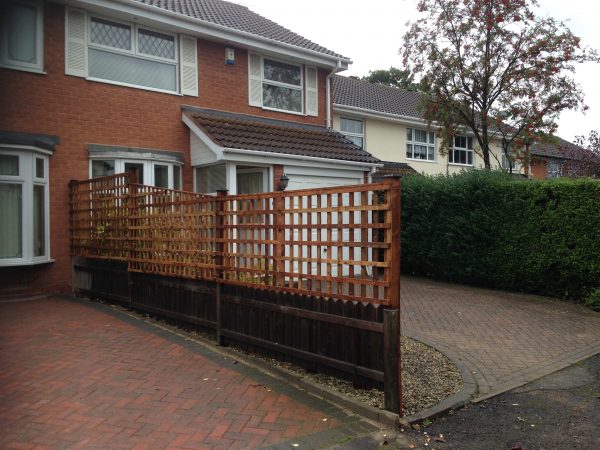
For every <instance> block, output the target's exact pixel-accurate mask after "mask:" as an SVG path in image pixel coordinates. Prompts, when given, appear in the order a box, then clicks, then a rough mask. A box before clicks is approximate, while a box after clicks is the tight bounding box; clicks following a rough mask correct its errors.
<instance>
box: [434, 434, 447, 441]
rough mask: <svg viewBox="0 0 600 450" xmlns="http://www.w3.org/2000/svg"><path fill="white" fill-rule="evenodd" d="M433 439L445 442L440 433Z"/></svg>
mask: <svg viewBox="0 0 600 450" xmlns="http://www.w3.org/2000/svg"><path fill="white" fill-rule="evenodd" d="M435 440H436V441H437V442H446V439H444V435H443V434H440V435H439V436H436V437H435Z"/></svg>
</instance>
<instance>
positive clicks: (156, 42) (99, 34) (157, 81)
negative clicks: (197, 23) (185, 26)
mask: <svg viewBox="0 0 600 450" xmlns="http://www.w3.org/2000/svg"><path fill="white" fill-rule="evenodd" d="M88 64H89V67H88V71H89V73H88V76H89V77H91V78H95V79H99V80H107V81H112V82H116V83H122V84H126V85H133V86H143V87H148V88H153V89H158V90H162V91H168V92H177V91H178V58H177V40H176V36H175V35H174V34H170V33H163V32H158V31H154V30H150V29H147V28H144V27H141V26H138V25H134V24H131V23H128V22H120V21H115V20H106V19H103V18H99V17H90V18H89V35H88Z"/></svg>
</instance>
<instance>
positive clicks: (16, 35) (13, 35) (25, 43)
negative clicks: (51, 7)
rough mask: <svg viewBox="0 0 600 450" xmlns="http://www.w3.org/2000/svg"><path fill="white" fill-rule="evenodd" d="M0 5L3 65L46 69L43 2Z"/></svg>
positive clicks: (0, 40) (1, 62)
mask: <svg viewBox="0 0 600 450" xmlns="http://www.w3.org/2000/svg"><path fill="white" fill-rule="evenodd" d="M0 8H1V10H0V11H1V12H0V14H1V21H0V23H1V24H2V29H1V30H0V65H2V66H4V67H9V68H13V69H21V70H29V71H34V72H41V71H43V69H44V59H43V43H44V36H43V34H44V28H43V20H44V19H43V10H42V3H41V2H40V1H36V0H30V1H26V0H23V1H14V2H8V3H7V4H5V5H2V6H1V7H0Z"/></svg>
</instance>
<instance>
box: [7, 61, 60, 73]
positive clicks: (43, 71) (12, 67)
mask: <svg viewBox="0 0 600 450" xmlns="http://www.w3.org/2000/svg"><path fill="white" fill-rule="evenodd" d="M0 68H2V69H11V70H19V71H21V72H30V73H37V74H40V75H47V74H48V73H47V72H46V71H45V70H44V69H37V68H33V67H21V66H13V65H10V64H4V63H0Z"/></svg>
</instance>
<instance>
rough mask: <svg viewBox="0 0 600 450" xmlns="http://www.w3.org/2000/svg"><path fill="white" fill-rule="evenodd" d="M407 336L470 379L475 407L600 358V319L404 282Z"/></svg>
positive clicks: (563, 305) (558, 306)
mask: <svg viewBox="0 0 600 450" xmlns="http://www.w3.org/2000/svg"><path fill="white" fill-rule="evenodd" d="M401 303H402V315H401V317H402V333H403V334H405V335H407V336H410V337H413V338H416V339H419V340H422V341H423V342H425V343H427V344H430V345H432V346H434V347H436V348H438V349H440V350H442V351H443V352H444V353H446V354H448V355H449V356H450V357H451V359H453V360H455V361H458V362H459V363H462V364H464V365H465V366H466V367H467V368H468V370H469V372H470V373H471V374H472V375H473V377H474V379H475V381H476V383H477V387H478V393H477V397H478V400H482V399H483V398H486V397H489V396H491V395H494V394H497V393H500V392H504V391H507V390H510V389H512V388H515V387H517V386H521V385H523V384H525V383H528V382H530V381H532V380H535V379H537V378H540V377H542V376H544V375H547V374H549V373H552V372H555V371H557V370H559V369H562V368H564V367H567V366H568V365H570V364H573V363H575V362H578V361H581V360H583V359H585V358H587V357H590V356H592V355H595V354H597V353H600V313H596V312H593V311H591V310H590V309H588V308H585V307H583V306H580V305H574V304H570V303H567V302H563V301H559V300H553V299H549V298H546V297H539V296H533V295H522V294H512V293H507V292H502V291H494V290H488V289H479V288H473V287H468V286H460V285H454V284H447V283H440V282H434V281H430V280H426V279H421V278H413V277H403V278H402V293H401Z"/></svg>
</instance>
